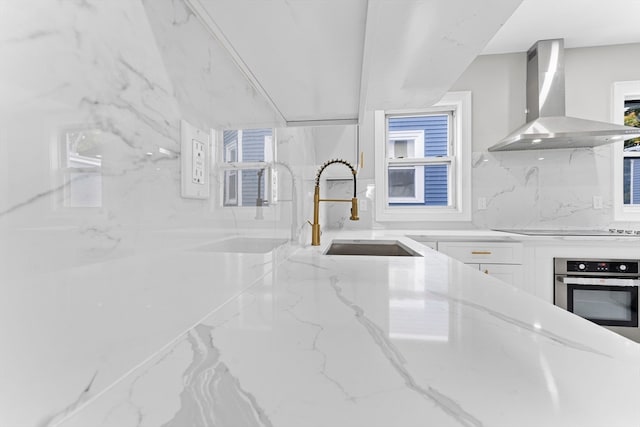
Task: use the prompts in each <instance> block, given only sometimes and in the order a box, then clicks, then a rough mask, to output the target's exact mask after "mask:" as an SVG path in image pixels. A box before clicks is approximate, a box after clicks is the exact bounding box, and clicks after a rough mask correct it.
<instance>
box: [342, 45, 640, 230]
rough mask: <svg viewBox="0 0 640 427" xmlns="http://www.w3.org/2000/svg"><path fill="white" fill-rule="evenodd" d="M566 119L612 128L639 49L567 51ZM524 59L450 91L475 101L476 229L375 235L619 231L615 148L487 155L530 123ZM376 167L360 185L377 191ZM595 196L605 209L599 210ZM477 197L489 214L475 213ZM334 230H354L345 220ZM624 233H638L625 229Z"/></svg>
mask: <svg viewBox="0 0 640 427" xmlns="http://www.w3.org/2000/svg"><path fill="white" fill-rule="evenodd" d="M565 60H566V62H565V79H566V113H567V114H568V115H571V116H575V117H580V118H585V119H592V120H600V121H609V120H610V116H611V108H612V106H611V90H612V84H613V83H614V82H616V81H627V80H640V71H639V70H640V44H630V45H620V46H609V47H596V48H581V49H566V51H565ZM525 66H526V58H525V53H517V54H505V55H486V56H480V57H478V58H476V60H475V61H474V62H473V63H472V64H471V66H470V67H469V68H468V69H467V70H466V71H465V72H464V73H463V75H462V76H461V77H460V78H459V79H458V81H457V82H456V83H455V84H454V85H453V87H452V88H451V90H452V91H463V90H464V91H466V90H469V91H471V92H472V97H473V170H472V189H471V190H472V192H473V198H472V200H473V221H472V224H456V223H450V224H441V223H427V222H423V223H410V224H409V223H400V224H398V223H384V224H380V223H375V222H373V218H371V214H372V213H371V212H368V213H362V212H361V217H362V218H363V219H364V220H365V221H366V220H367V219H368V220H369V221H370V222H371V223H372V226H374V227H386V228H407V227H423V228H429V227H436V228H443V227H454V228H455V227H468V226H470V225H473V226H476V227H480V228H486V227H489V228H519V227H539V228H557V227H574V228H606V227H607V226H609V225H611V224H612V223H613V206H612V203H613V197H612V194H613V191H614V189H613V187H612V186H613V181H612V173H613V170H612V165H613V163H612V162H613V160H612V154H613V153H612V150H613V146H610V145H609V146H603V147H597V148H593V149H588V148H583V149H573V150H567V149H563V150H543V151H523V152H492V153H489V152H488V151H487V149H488V148H489V147H490V146H492V145H493V144H495V143H496V142H497V141H499V140H500V139H501V138H503V137H504V136H506V135H507V134H508V133H509V132H511V131H512V130H513V129H515V128H516V127H518V126H520V125H522V124H523V123H524V121H525V78H526V68H525ZM372 129H373V123H372V117H371V114H370V112H369V113H368V114H367V115H366V116H365V122H364V123H363V127H362V130H361V136H362V138H361V146H362V148H363V150H364V152H365V158H369V159H373V153H374V149H373V131H372ZM372 166H373V162H372V161H369V162H368V165H367V167H365V169H364V170H362V172H361V174H360V176H359V178H360V179H359V185H361V186H366V185H367V184H372V183H373V169H372ZM593 196H600V197H602V199H603V204H604V208H603V209H594V208H593ZM479 197H485V198H486V199H487V209H486V210H482V211H480V210H477V200H478V198H479ZM331 224H332V226H333V227H337V228H341V227H351V226H353V225H352V224H349V223H348V222H345V221H344V217H343V216H341V215H336V217H332V218H331ZM619 226H620V227H634V226H635V227H638V225H637V224H635V225H634V224H629V223H625V224H621V225H619Z"/></svg>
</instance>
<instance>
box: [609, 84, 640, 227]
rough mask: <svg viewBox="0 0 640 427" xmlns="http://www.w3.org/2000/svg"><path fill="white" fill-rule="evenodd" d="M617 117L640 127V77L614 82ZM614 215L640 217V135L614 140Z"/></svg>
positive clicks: (615, 116)
mask: <svg viewBox="0 0 640 427" xmlns="http://www.w3.org/2000/svg"><path fill="white" fill-rule="evenodd" d="M612 119H613V121H614V122H615V123H620V124H625V125H627V126H636V127H640V122H639V119H640V81H630V82H617V83H614V85H613V117H612ZM614 150H615V154H614V156H613V159H614V167H613V171H614V179H613V186H614V188H613V194H614V219H615V220H616V221H640V138H633V139H628V140H626V141H624V142H617V143H615V144H614Z"/></svg>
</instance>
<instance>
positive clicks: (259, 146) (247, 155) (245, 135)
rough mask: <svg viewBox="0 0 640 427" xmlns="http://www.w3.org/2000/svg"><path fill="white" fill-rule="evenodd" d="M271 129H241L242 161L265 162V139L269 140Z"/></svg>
mask: <svg viewBox="0 0 640 427" xmlns="http://www.w3.org/2000/svg"><path fill="white" fill-rule="evenodd" d="M272 133H273V131H272V130H271V129H245V130H243V131H242V161H243V162H265V161H271V160H272V159H266V158H265V141H271V134H272Z"/></svg>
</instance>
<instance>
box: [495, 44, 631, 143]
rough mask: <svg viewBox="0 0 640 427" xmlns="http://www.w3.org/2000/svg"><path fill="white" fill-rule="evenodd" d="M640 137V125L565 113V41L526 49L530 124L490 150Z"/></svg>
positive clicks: (536, 45)
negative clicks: (570, 115)
mask: <svg viewBox="0 0 640 427" xmlns="http://www.w3.org/2000/svg"><path fill="white" fill-rule="evenodd" d="M637 136H640V128H635V127H631V126H622V125H617V124H613V123H606V122H598V121H593V120H585V119H578V118H575V117H568V116H565V94H564V40H562V39H553V40H540V41H538V42H536V43H535V44H534V45H533V46H532V47H531V48H530V49H529V51H528V52H527V123H526V124H525V125H524V126H521V127H519V128H518V129H516V130H515V131H513V132H512V133H510V134H509V135H507V136H506V137H505V138H504V139H502V140H501V141H500V142H498V143H497V144H496V145H494V146H492V147H490V148H489V151H515V150H540V149H551V148H578V147H596V146H598V145H603V144H608V143H612V142H616V141H620V140H624V139H629V138H635V137H637Z"/></svg>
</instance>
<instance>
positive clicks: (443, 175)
mask: <svg viewBox="0 0 640 427" xmlns="http://www.w3.org/2000/svg"><path fill="white" fill-rule="evenodd" d="M448 186H449V165H447V164H438V165H427V166H391V167H389V172H388V191H389V203H388V205H389V206H417V205H419V206H448V205H449V187H448Z"/></svg>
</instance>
